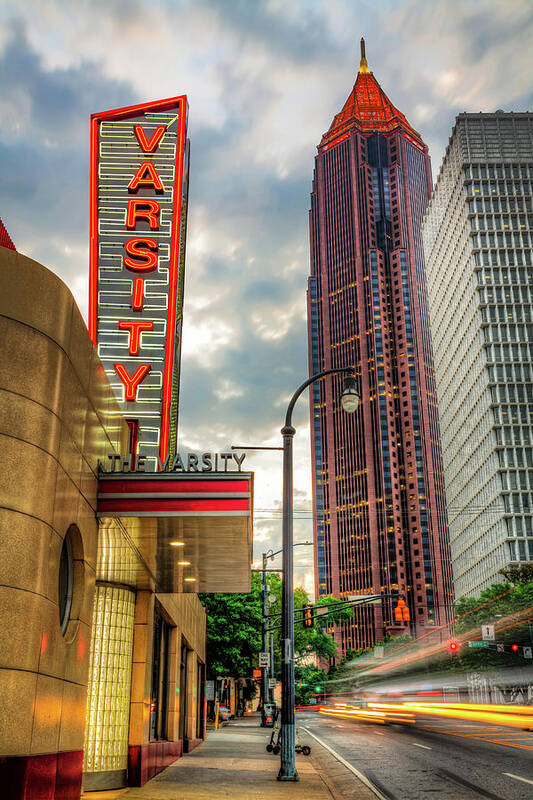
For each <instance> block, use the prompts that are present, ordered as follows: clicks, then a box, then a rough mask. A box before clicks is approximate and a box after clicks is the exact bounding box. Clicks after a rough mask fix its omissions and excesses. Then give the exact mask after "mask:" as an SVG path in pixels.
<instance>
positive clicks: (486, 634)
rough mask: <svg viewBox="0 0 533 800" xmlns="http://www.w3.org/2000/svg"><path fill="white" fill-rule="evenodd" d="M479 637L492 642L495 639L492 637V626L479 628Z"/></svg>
mask: <svg viewBox="0 0 533 800" xmlns="http://www.w3.org/2000/svg"><path fill="white" fill-rule="evenodd" d="M481 636H482V637H483V639H484V640H485V641H487V642H493V641H494V639H495V638H496V637H495V636H494V625H482V626H481Z"/></svg>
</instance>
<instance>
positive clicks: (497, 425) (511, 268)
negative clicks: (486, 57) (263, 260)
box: [423, 111, 533, 597]
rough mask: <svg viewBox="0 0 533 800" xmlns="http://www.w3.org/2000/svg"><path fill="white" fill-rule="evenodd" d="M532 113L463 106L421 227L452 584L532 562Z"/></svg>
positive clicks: (463, 588) (470, 590)
mask: <svg viewBox="0 0 533 800" xmlns="http://www.w3.org/2000/svg"><path fill="white" fill-rule="evenodd" d="M532 186H533V114H529V113H523V114H513V113H504V112H503V111H497V112H496V113H494V114H460V115H459V116H458V117H457V120H456V124H455V127H454V129H453V132H452V136H451V138H450V142H449V145H448V148H447V150H446V155H445V158H444V161H443V164H442V167H441V170H440V173H439V177H438V180H437V183H436V186H435V191H434V194H433V197H432V200H431V203H430V205H429V207H428V211H427V215H426V219H425V221H424V225H423V238H424V249H425V253H426V263H427V274H428V293H429V303H430V313H431V322H432V333H433V341H434V344H435V375H436V382H437V394H438V398H439V411H440V420H441V427H442V444H443V454H444V475H445V483H446V494H447V503H448V514H449V524H450V539H451V551H452V558H453V575H454V585H455V591H456V594H457V595H458V596H459V597H461V596H463V595H473V594H474V595H475V594H478V593H479V592H480V590H481V589H483V588H484V587H485V586H487V585H490V584H491V583H494V582H498V581H501V580H502V578H501V576H499V575H498V570H500V569H501V568H502V567H505V566H507V565H509V564H513V563H523V562H524V561H528V560H529V561H533V517H532V514H533V424H532V420H533V295H532V292H533V288H532V286H533V268H532V264H531V258H532V253H531V245H532V239H531V237H532V230H533V216H532Z"/></svg>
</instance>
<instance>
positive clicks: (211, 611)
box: [199, 572, 263, 678]
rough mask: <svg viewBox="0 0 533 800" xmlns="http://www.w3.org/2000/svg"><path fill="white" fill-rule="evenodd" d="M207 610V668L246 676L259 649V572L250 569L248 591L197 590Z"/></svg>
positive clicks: (216, 672)
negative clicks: (209, 592) (235, 592)
mask: <svg viewBox="0 0 533 800" xmlns="http://www.w3.org/2000/svg"><path fill="white" fill-rule="evenodd" d="M199 598H200V600H201V602H202V603H203V605H204V606H205V609H206V611H207V650H206V661H207V672H208V675H209V677H210V678H216V677H217V676H219V675H220V676H222V675H232V676H236V675H244V676H249V675H251V673H252V670H253V669H255V668H256V666H257V653H259V652H260V650H261V622H262V618H263V615H262V606H261V575H260V574H258V573H257V572H252V586H251V591H250V593H249V594H225V593H222V592H216V593H215V594H200V595H199Z"/></svg>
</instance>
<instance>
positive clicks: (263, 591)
mask: <svg viewBox="0 0 533 800" xmlns="http://www.w3.org/2000/svg"><path fill="white" fill-rule="evenodd" d="M266 560H267V559H266V553H263V571H262V573H261V595H262V601H263V625H262V637H261V651H262V652H263V653H266V651H267V580H266ZM267 673H268V667H264V666H263V667H261V708H262V709H263V712H262V715H261V716H262V724H264V720H265V713H264V706H265V703H266V702H268V682H267Z"/></svg>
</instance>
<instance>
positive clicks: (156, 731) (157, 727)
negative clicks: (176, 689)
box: [150, 606, 171, 741]
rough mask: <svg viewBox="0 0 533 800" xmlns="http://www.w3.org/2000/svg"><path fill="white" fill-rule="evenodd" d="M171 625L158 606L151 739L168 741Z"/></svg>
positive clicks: (153, 662)
mask: <svg viewBox="0 0 533 800" xmlns="http://www.w3.org/2000/svg"><path fill="white" fill-rule="evenodd" d="M170 627H171V626H170V624H169V623H168V622H167V621H166V619H164V617H163V616H162V614H161V609H160V607H159V606H156V608H155V612H154V644H153V653H152V694H151V714H150V739H151V740H152V741H153V740H158V739H168V733H167V710H168V671H169V665H168V660H169V652H168V651H169V641H170Z"/></svg>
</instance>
